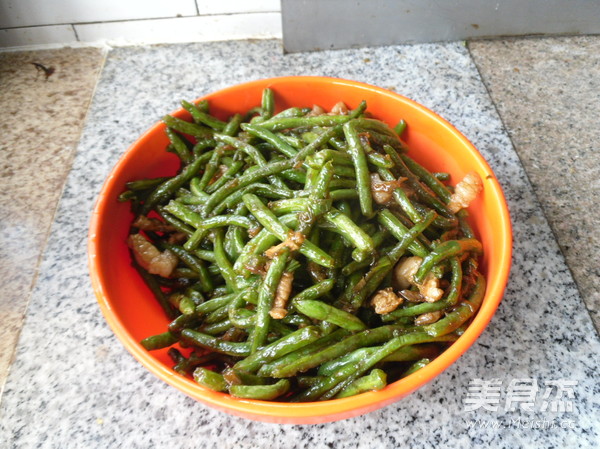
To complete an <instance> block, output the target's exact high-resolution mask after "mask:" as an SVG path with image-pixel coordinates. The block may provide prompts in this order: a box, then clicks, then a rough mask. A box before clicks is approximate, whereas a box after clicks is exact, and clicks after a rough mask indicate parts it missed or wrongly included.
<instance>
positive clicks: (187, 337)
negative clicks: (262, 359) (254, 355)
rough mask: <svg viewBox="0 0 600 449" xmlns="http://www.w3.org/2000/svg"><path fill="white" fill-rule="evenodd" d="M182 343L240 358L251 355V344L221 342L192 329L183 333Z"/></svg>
mask: <svg viewBox="0 0 600 449" xmlns="http://www.w3.org/2000/svg"><path fill="white" fill-rule="evenodd" d="M181 341H183V342H184V343H187V344H189V345H193V346H199V347H202V348H206V349H210V350H211V351H215V352H219V353H221V354H227V355H232V356H238V357H247V356H248V355H250V344H249V343H237V342H231V341H225V340H220V339H218V338H216V337H213V336H211V335H207V334H203V333H201V332H198V331H195V330H192V329H184V330H182V331H181Z"/></svg>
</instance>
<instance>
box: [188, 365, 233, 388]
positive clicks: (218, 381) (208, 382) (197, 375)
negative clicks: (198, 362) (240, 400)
mask: <svg viewBox="0 0 600 449" xmlns="http://www.w3.org/2000/svg"><path fill="white" fill-rule="evenodd" d="M194 380H195V381H196V382H197V383H198V384H200V385H202V386H203V387H206V388H208V389H209V390H213V391H227V383H226V382H225V379H224V378H223V376H222V375H221V374H219V373H215V372H214V371H211V370H209V369H206V368H202V367H198V368H196V369H195V370H194Z"/></svg>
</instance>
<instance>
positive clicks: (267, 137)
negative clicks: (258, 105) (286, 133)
mask: <svg viewBox="0 0 600 449" xmlns="http://www.w3.org/2000/svg"><path fill="white" fill-rule="evenodd" d="M242 129H243V130H244V131H246V132H248V133H249V134H251V135H253V136H256V137H259V138H261V139H262V140H264V141H265V142H269V143H270V144H271V145H273V147H274V148H275V149H276V150H277V151H279V152H280V153H282V154H283V155H285V156H287V157H289V158H291V157H294V156H295V155H296V154H298V150H296V149H295V148H294V147H292V146H291V145H290V144H289V143H288V142H287V141H286V140H285V139H284V138H283V137H281V136H279V135H277V134H275V133H272V132H271V131H269V130H268V129H265V128H263V127H262V126H260V125H252V124H250V123H244V124H242Z"/></svg>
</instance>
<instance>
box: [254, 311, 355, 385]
mask: <svg viewBox="0 0 600 449" xmlns="http://www.w3.org/2000/svg"><path fill="white" fill-rule="evenodd" d="M295 316H299V315H295ZM348 335H349V332H348V331H347V330H346V329H337V330H335V331H333V332H331V333H330V334H328V335H325V336H323V337H321V338H319V339H318V340H316V341H312V342H310V343H309V344H307V345H305V346H302V347H301V348H299V349H296V350H295V351H293V352H290V353H288V354H286V355H285V356H283V357H279V358H277V359H275V360H274V361H272V362H269V363H266V364H264V365H263V366H261V368H260V369H259V370H258V374H259V375H260V376H269V377H273V372H274V371H275V370H277V369H278V368H280V367H283V366H286V365H288V364H290V363H291V362H293V361H295V360H298V359H300V358H302V357H304V356H307V355H310V354H314V353H316V352H317V351H319V350H321V349H323V348H324V347H326V346H328V345H330V344H332V343H336V342H338V341H340V340H341V339H343V338H345V337H346V336H348Z"/></svg>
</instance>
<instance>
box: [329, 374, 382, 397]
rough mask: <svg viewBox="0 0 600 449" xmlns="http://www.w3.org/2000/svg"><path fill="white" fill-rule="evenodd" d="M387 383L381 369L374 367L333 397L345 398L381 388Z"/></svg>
mask: <svg viewBox="0 0 600 449" xmlns="http://www.w3.org/2000/svg"><path fill="white" fill-rule="evenodd" d="M386 385H387V374H386V373H385V371H383V370H381V369H378V368H376V369H374V370H372V371H371V373H370V374H368V375H367V376H363V377H359V378H358V379H356V380H355V381H354V382H352V383H351V384H350V385H348V386H347V387H346V388H344V389H343V390H342V391H340V392H339V393H338V394H337V395H336V396H335V398H336V399H341V398H347V397H350V396H355V395H357V394H361V393H365V392H367V391H377V390H381V389H382V388H384V387H385V386H386Z"/></svg>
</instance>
